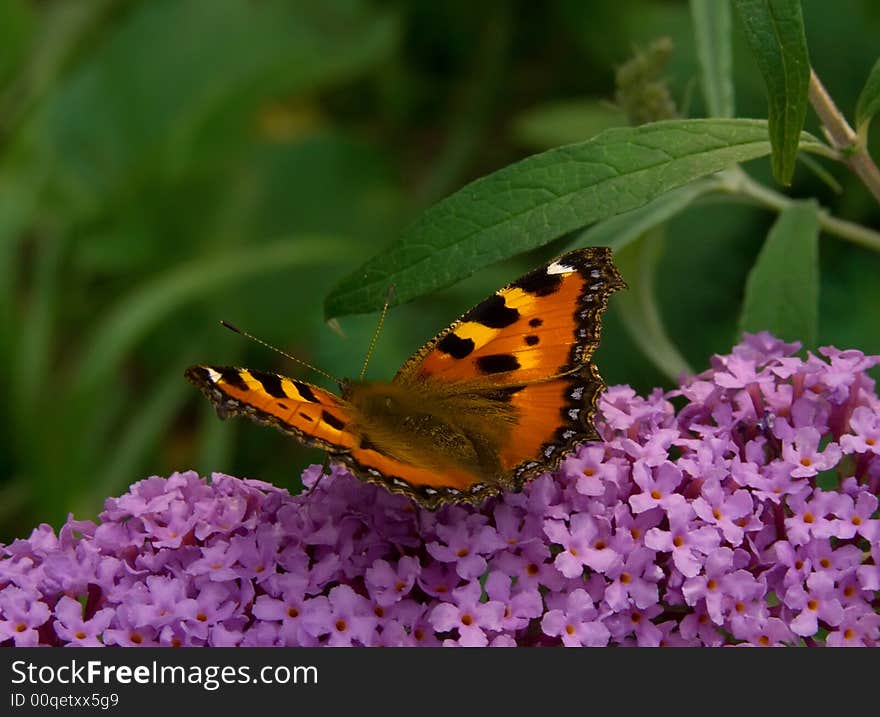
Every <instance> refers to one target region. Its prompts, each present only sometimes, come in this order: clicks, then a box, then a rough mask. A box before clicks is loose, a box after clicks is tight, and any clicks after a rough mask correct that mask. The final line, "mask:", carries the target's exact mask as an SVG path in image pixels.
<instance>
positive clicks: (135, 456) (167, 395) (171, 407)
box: [70, 356, 219, 515]
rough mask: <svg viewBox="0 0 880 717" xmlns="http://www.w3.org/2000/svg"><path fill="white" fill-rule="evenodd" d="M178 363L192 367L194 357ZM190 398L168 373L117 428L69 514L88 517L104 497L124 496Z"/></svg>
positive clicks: (174, 374)
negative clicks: (86, 487)
mask: <svg viewBox="0 0 880 717" xmlns="http://www.w3.org/2000/svg"><path fill="white" fill-rule="evenodd" d="M181 359H183V361H182V362H185V363H191V362H192V361H194V360H195V357H192V356H191V357H190V358H189V359H187V358H185V357H181ZM191 395H192V393H191V387H190V386H189V385H188V384H187V383H186V382H185V381H182V380H181V377H180V376H179V375H178V372H177V371H170V372H169V373H168V375H166V376H165V377H164V378H163V380H161V381H159V382H158V385H157V386H155V387H154V388H153V389H152V390H151V391H150V393H149V394H148V395H147V396H144V398H143V401H141V402H139V405H138V410H137V411H136V412H132V413H130V414H129V415H127V416H125V418H126V419H128V420H127V423H126V424H124V425H122V426H117V427H116V430H115V431H114V432H113V433H114V437H115V439H116V440H115V441H114V442H113V443H112V444H111V445H107V446H106V447H105V451H104V454H103V456H102V457H101V459H100V462H101V468H100V470H98V471H96V474H95V476H94V477H93V480H92V481H91V483H90V484H89V486H88V491H85V492H83V493H80V494H79V495H77V496H75V498H76V500H77V501H78V503H79V504H78V505H75V506H71V507H70V510H72V511H74V512H75V513H78V514H80V515H88V514H90V513H91V511H92V509H93V508H92V506H95V505H100V503H101V500H102V499H103V498H105V497H106V496H108V495H118V494H119V493H121V492H123V491H124V490H125V488H126V487H127V486H128V485H129V484H130V483H131V477H132V476H133V475H135V474H136V471H137V469H138V468H139V467H140V466H141V465H143V463H144V458H145V457H146V456H147V455H148V454H149V452H150V451H152V450H154V449H155V448H156V445H157V444H158V443H159V439H160V438H161V437H162V434H163V433H164V432H165V431H167V430H168V426H169V425H170V423H171V421H172V420H173V418H174V416H175V414H177V412H178V411H179V410H180V408H181V406H182V405H183V403H184V401H186V400H187V398H189V397H190V396H191ZM218 423H219V421H218Z"/></svg>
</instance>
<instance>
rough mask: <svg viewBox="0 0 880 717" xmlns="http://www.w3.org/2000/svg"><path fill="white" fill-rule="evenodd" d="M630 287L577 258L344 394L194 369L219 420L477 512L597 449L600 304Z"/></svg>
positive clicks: (432, 501) (602, 252) (602, 263)
mask: <svg viewBox="0 0 880 717" xmlns="http://www.w3.org/2000/svg"><path fill="white" fill-rule="evenodd" d="M625 287H626V284H625V283H624V281H623V279H622V278H621V276H620V273H619V272H618V270H617V268H616V267H615V266H614V263H613V262H612V259H611V250H610V249H608V248H606V247H589V248H584V249H577V250H575V251H572V252H569V253H567V254H565V255H563V256H561V257H558V258H556V259H554V260H552V261H550V262H548V263H546V264H544V265H543V266H541V267H539V268H537V269H535V270H533V271H531V272H529V273H528V274H526V275H524V276H522V277H521V278H519V279H517V280H516V281H514V282H513V283H511V284H509V285H507V286H505V287H504V288H502V289H499V290H498V291H496V292H495V293H494V294H492V295H491V296H490V297H489V298H487V299H486V300H485V301H482V302H481V303H479V304H477V305H476V306H475V307H474V308H472V309H471V310H470V311H468V312H467V313H465V314H464V315H463V316H462V317H461V318H459V319H458V320H457V321H455V322H453V323H452V324H451V325H450V326H449V327H447V328H446V329H444V330H443V331H441V332H440V333H439V334H438V335H437V336H435V337H434V338H433V339H431V340H430V341H429V342H428V343H426V344H425V345H424V346H423V347H422V348H421V349H419V350H418V351H417V352H416V353H415V354H414V355H413V356H412V357H411V358H410V359H409V360H408V361H407V362H406V363H404V365H403V366H402V367H401V368H400V370H399V371H398V372H397V374H396V375H395V376H394V378H393V379H391V381H386V382H382V381H351V380H344V381H341V382H340V386H339V388H340V395H336V394H334V393H332V392H330V391H327V390H325V389H323V388H320V387H318V386H315V385H312V384H308V383H305V382H303V381H299V380H297V379H293V378H288V377H287V376H282V375H280V374H277V373H271V372H267V371H260V370H257V369H251V368H233V367H228V366H206V365H199V366H192V367H190V368H189V369H187V371H186V377H187V379H189V381H191V382H192V383H193V384H195V385H196V386H197V387H199V388H200V389H201V390H202V392H203V393H204V394H205V395H206V396H207V397H208V398H209V399H210V400H211V401H212V402H213V404H214V406H215V407H216V409H217V412H218V414H219V415H220V417H221V418H225V417H226V416H230V415H243V416H247V417H248V418H250V419H252V420H254V421H258V422H260V423H265V424H269V425H272V426H275V427H276V428H279V429H281V430H282V431H284V432H285V433H288V434H290V435H292V436H294V437H295V438H297V439H298V440H300V441H301V442H302V443H305V444H306V445H311V446H317V447H319V448H322V449H324V450H325V451H326V452H327V453H328V455H329V458H330V460H333V461H336V462H339V463H342V464H344V465H345V466H347V467H348V468H349V469H350V470H351V471H352V472H353V473H354V474H355V475H357V476H358V477H359V478H361V479H362V480H365V481H368V482H371V483H377V484H379V485H382V486H384V487H385V488H387V489H388V490H389V491H392V492H395V493H403V494H404V495H407V496H409V497H410V498H412V499H414V500H416V501H417V502H418V503H420V504H421V505H423V506H425V507H427V508H430V509H435V508H437V507H439V506H441V505H443V504H445V503H457V502H470V503H478V502H481V501H482V500H484V499H485V498H487V497H489V496H491V495H496V494H498V493H501V492H503V491H515V490H519V489H520V488H521V487H522V486H523V485H524V484H525V482H526V481H528V480H529V479H530V478H533V477H535V476H536V475H538V474H540V473H543V472H545V471H548V470H553V469H555V468H556V467H557V466H558V465H559V463H560V461H561V460H562V458H564V457H565V456H566V455H568V454H569V453H571V452H572V451H573V450H574V449H575V448H576V447H577V446H578V445H579V444H580V443H583V442H585V441H589V440H596V439H598V434H597V433H596V429H595V428H594V426H593V417H594V414H595V412H596V405H597V401H598V397H599V394H600V393H601V392H602V391H603V390H604V388H605V384H604V382H603V381H602V378H601V376H600V375H599V371H598V370H597V368H596V365H595V364H594V363H593V362H592V361H591V357H592V355H593V351H594V350H595V349H596V347H597V345H598V344H599V338H600V332H601V317H602V312H603V311H604V310H605V308H606V306H607V301H608V297H609V296H610V295H611V294H612V293H613V292H615V291H617V290H619V289H622V288H625Z"/></svg>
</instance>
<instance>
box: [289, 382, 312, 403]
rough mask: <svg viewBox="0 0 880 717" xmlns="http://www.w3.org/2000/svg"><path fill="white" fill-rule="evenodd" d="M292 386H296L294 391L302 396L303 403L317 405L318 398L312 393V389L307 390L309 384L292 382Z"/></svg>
mask: <svg viewBox="0 0 880 717" xmlns="http://www.w3.org/2000/svg"><path fill="white" fill-rule="evenodd" d="M293 385H294V386H296V390H297V391H299V395H300V396H302V398H303V401H308V402H309V403H318V398H317V397H316V396H315V394H314V393H312V389H311V388H309V384H307V383H303V382H302V381H294V382H293Z"/></svg>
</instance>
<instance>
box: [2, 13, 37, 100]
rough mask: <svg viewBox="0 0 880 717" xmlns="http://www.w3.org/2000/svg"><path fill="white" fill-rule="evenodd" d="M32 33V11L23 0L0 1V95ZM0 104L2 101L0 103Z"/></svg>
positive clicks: (26, 47) (5, 88)
mask: <svg viewBox="0 0 880 717" xmlns="http://www.w3.org/2000/svg"><path fill="white" fill-rule="evenodd" d="M33 33H34V11H33V9H32V8H31V5H30V3H27V2H24V0H3V2H0V47H2V48H3V51H2V52H0V96H2V94H3V92H4V91H8V88H7V87H5V85H6V84H7V83H8V82H9V80H10V78H14V77H15V74H16V69H17V68H18V65H19V64H20V63H21V61H22V58H23V57H24V56H25V53H26V51H27V49H28V45H29V44H30V41H31V38H32V36H33ZM0 106H2V103H0Z"/></svg>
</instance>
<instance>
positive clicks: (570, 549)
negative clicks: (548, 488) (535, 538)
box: [544, 513, 620, 578]
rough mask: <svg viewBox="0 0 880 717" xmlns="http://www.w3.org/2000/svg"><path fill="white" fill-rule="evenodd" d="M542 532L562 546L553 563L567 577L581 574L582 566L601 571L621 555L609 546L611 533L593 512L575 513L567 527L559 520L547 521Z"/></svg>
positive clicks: (606, 568) (616, 560)
mask: <svg viewBox="0 0 880 717" xmlns="http://www.w3.org/2000/svg"><path fill="white" fill-rule="evenodd" d="M544 532H545V533H546V534H547V537H548V538H549V539H550V540H551V541H552V542H554V543H558V544H559V545H561V546H562V547H563V550H562V552H561V553H559V555H557V556H556V561H555V562H554V565H556V567H557V568H558V569H559V572H561V573H562V574H563V575H564V576H565V577H567V578H574V577H577V576H579V575H581V574H582V573H583V570H584V568H585V567H589V568H592V569H593V570H596V571H598V572H602V573H604V572H605V571H606V570H608V569H609V568H610V567H611V566H612V565H614V564H615V563H616V562H618V561H619V560H620V555H618V554H617V553H616V552H614V550H612V549H611V548H610V546H609V540H608V539H609V537H610V536H609V535H608V534H607V532H606V531H605V530H602V526H601V524H600V522H599V521H598V520H597V519H596V518H594V517H593V516H592V515H588V514H586V513H576V514H575V515H573V516H572V517H571V521H570V525H569V527H566V526H565V524H564V523H563V522H562V521H559V520H548V521H547V522H546V523H545V524H544Z"/></svg>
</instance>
